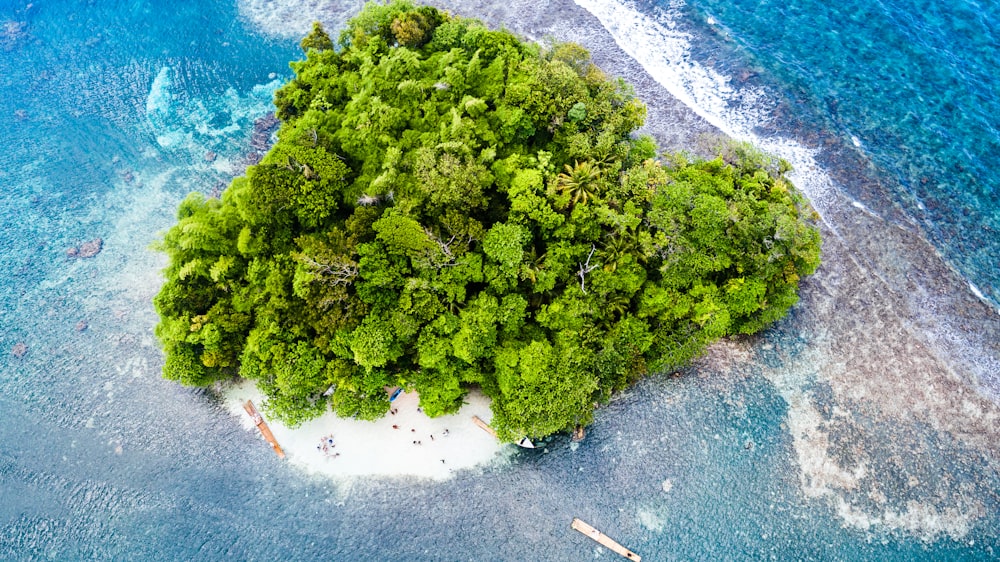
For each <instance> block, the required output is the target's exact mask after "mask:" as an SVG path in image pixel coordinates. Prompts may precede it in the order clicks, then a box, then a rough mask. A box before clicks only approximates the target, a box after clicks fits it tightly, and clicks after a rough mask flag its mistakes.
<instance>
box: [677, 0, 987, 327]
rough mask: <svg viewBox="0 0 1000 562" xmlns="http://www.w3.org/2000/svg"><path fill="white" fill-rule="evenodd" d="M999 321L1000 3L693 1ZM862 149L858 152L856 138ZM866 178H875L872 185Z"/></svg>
mask: <svg viewBox="0 0 1000 562" xmlns="http://www.w3.org/2000/svg"><path fill="white" fill-rule="evenodd" d="M688 10H689V12H690V13H692V14H696V15H697V19H699V20H704V19H705V18H708V17H712V18H714V19H715V20H716V21H717V22H718V23H717V24H716V26H715V27H716V28H717V29H718V30H720V33H721V34H724V35H726V36H728V38H729V39H730V40H731V41H732V42H733V43H735V45H737V46H738V47H739V49H740V50H741V52H742V54H744V55H746V56H747V58H748V59H749V61H750V64H751V65H752V66H753V67H756V68H757V69H759V70H760V71H761V72H763V73H764V74H765V75H766V76H767V78H769V79H770V80H771V84H772V85H775V87H776V89H777V90H778V91H780V94H781V96H782V97H783V98H784V99H785V100H786V101H787V102H788V103H790V104H791V105H793V106H795V107H796V111H797V112H801V113H803V114H805V115H807V116H808V117H807V119H808V122H809V123H810V125H811V126H813V127H817V126H818V127H821V128H823V129H825V130H828V131H830V132H831V133H832V134H834V135H835V136H837V137H840V138H841V139H842V140H843V141H844V142H846V143H848V144H854V141H855V140H856V141H858V142H859V144H860V148H861V150H862V151H863V153H864V154H865V155H866V156H867V157H869V158H870V159H871V161H872V162H874V163H875V164H876V165H877V166H878V170H877V171H876V172H875V173H877V174H879V175H881V176H882V177H883V178H885V179H886V180H887V183H888V184H889V186H890V187H889V189H890V191H891V193H892V195H891V198H892V199H893V202H894V203H896V204H898V205H899V206H901V207H902V208H903V210H904V211H905V212H906V213H907V214H908V215H909V216H910V217H912V218H913V219H914V220H915V221H916V222H917V223H918V224H919V225H920V227H921V228H923V230H924V232H925V233H926V236H927V238H928V239H929V240H930V241H931V243H932V244H933V245H934V246H936V247H937V248H938V249H939V250H940V251H941V252H942V254H944V255H945V257H946V258H947V260H948V261H949V262H950V263H951V264H952V265H953V266H954V267H956V268H957V269H958V270H959V271H960V272H961V274H962V275H963V276H965V277H966V278H967V279H968V280H969V281H970V282H971V283H973V284H974V285H975V286H976V287H977V288H978V289H979V290H980V291H981V292H982V293H983V294H984V296H986V297H987V298H988V299H989V300H990V302H992V305H993V306H994V307H995V308H998V309H1000V177H998V176H997V174H996V170H997V169H998V168H1000V74H998V73H997V69H998V68H1000V34H998V30H1000V3H997V2H989V1H987V2H978V1H970V0H954V1H949V2H935V1H929V0H879V1H877V2H872V1H868V0H840V1H837V2H827V1H823V0H791V1H770V0H765V1H759V0H735V1H733V0H691V1H690V2H688ZM852 137H853V138H852ZM858 172H861V173H867V171H861V170H859V171H858Z"/></svg>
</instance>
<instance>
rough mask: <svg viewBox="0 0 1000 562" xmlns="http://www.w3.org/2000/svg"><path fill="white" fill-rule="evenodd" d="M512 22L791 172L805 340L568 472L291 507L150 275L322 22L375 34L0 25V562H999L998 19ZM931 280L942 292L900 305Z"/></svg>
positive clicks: (763, 0) (774, 338)
mask: <svg viewBox="0 0 1000 562" xmlns="http://www.w3.org/2000/svg"><path fill="white" fill-rule="evenodd" d="M439 4H441V5H449V6H450V5H451V4H454V11H456V12H458V13H462V14H467V15H472V16H477V15H479V16H482V15H483V14H486V13H487V11H486V10H481V11H477V9H476V4H475V3H474V2H454V3H450V2H439ZM527 4H528V5H527V7H525V8H524V11H523V14H521V15H518V14H516V13H515V14H514V15H513V16H510V17H511V18H513V19H512V20H511V24H510V27H511V28H514V29H515V30H516V29H517V27H518V25H517V24H518V21H520V20H519V19H518V18H521V20H523V21H524V22H527V21H528V19H529V18H533V19H532V22H535V23H532V24H531V26H528V24H527V23H525V26H528V27H532V26H533V27H534V28H535V29H534V30H535V31H538V32H539V34H541V35H543V36H544V35H548V34H549V33H551V34H553V35H555V36H564V37H566V38H577V39H579V40H581V41H583V42H584V44H585V45H588V46H589V45H590V44H589V43H588V40H587V38H593V39H594V41H598V42H599V41H605V42H606V43H607V44H608V45H610V46H611V47H609V48H611V49H617V51H610V52H611V53H612V54H611V55H608V56H609V57H612V58H613V57H614V56H619V55H616V54H615V53H620V56H619V58H621V57H625V56H626V55H627V57H631V58H632V59H634V61H635V65H637V68H638V69H639V70H638V71H637V72H640V71H641V72H642V73H643V75H642V76H641V77H640V76H639V75H638V73H637V74H636V75H635V76H633V77H630V76H625V78H626V79H630V78H635V79H637V80H639V79H643V80H645V79H648V78H649V77H652V82H651V83H654V85H655V86H656V87H657V88H662V89H663V90H664V91H665V92H669V95H671V96H673V97H674V98H676V99H677V100H679V101H680V102H681V104H683V105H684V106H686V109H685V111H687V112H689V113H691V114H692V115H693V116H697V118H698V119H702V120H704V122H705V123H707V124H708V125H709V126H711V127H714V128H716V129H718V130H719V131H721V132H723V133H725V134H729V135H732V136H737V137H740V138H751V139H753V140H754V141H755V142H757V143H758V144H760V145H761V146H764V147H765V148H767V149H769V150H774V151H776V152H779V153H780V154H782V155H783V156H785V157H786V158H788V159H789V160H790V161H792V163H793V164H794V165H795V166H796V169H797V173H798V174H799V175H798V176H797V180H796V181H800V183H802V184H803V189H804V190H805V191H806V192H807V194H809V195H810V197H813V198H814V200H815V201H816V202H817V208H818V209H819V210H820V212H821V214H823V215H824V228H825V229H827V230H826V231H825V234H828V235H829V236H828V239H829V240H831V242H829V244H830V246H829V258H827V264H828V265H827V264H825V265H824V268H822V269H821V271H820V272H819V273H818V274H817V281H815V282H812V283H809V282H807V283H806V284H804V286H803V301H802V303H800V305H798V306H797V307H796V308H795V309H794V310H793V312H792V314H791V315H790V317H789V318H788V319H786V320H784V321H782V322H780V323H779V324H778V325H776V326H775V327H774V328H773V329H771V330H769V331H768V332H766V333H764V334H763V335H761V336H758V337H755V338H751V339H745V340H738V341H734V342H727V343H723V344H720V345H719V346H717V347H716V348H715V349H713V350H712V352H711V353H710V355H709V356H708V357H707V358H706V359H705V360H704V361H702V362H699V363H698V364H696V365H694V366H693V367H692V368H690V369H688V370H686V371H684V372H682V373H679V374H676V375H674V374H661V375H657V376H652V377H650V378H648V379H646V380H645V381H642V382H641V383H639V384H638V385H636V387H634V388H633V389H631V390H629V391H627V392H625V393H623V394H622V395H621V396H619V397H618V398H617V399H616V400H614V401H612V403H611V404H609V405H608V406H607V407H605V408H602V409H601V410H600V411H599V413H598V416H597V419H596V421H595V423H594V425H593V427H592V428H591V430H590V432H589V435H588V437H587V439H586V440H585V441H584V442H583V443H582V444H580V445H579V446H576V445H572V446H571V444H570V443H569V441H568V438H566V437H555V438H553V439H552V440H551V441H550V442H548V443H546V444H545V445H546V446H544V447H542V448H540V449H539V450H538V451H534V452H527V451H526V452H519V453H517V454H515V455H513V456H511V457H509V458H508V457H505V459H504V461H503V462H502V463H496V464H494V465H489V466H484V467H483V468H482V469H481V470H470V471H465V472H461V473H459V474H458V475H456V477H455V478H454V479H452V480H450V481H447V482H443V483H442V482H430V481H421V480H417V479H408V478H398V479H359V480H351V481H332V480H328V479H324V478H321V477H317V476H309V475H306V474H304V473H302V472H300V471H298V470H297V469H295V468H294V467H291V466H289V465H287V464H284V463H282V462H281V461H279V460H278V459H277V458H275V457H274V455H273V454H272V453H271V452H270V451H269V450H268V449H267V447H264V446H262V444H261V442H260V441H259V440H258V438H257V437H256V436H255V435H253V434H252V433H248V432H246V431H244V430H243V429H242V428H241V427H240V425H239V423H237V422H236V420H234V419H233V418H231V417H230V416H229V414H228V413H226V412H225V411H224V409H223V408H222V407H221V406H220V404H219V400H218V398H217V397H215V396H213V395H212V394H211V393H210V392H204V391H197V390H191V389H185V388H181V387H178V386H176V385H174V384H172V383H168V382H166V381H163V380H161V379H160V375H159V372H160V368H161V367H162V361H163V358H162V354H161V352H160V350H159V348H158V346H157V344H156V342H155V338H154V337H153V327H154V326H155V323H156V315H155V312H154V311H153V309H152V304H151V299H152V297H153V295H155V294H156V292H157V290H158V288H159V283H160V282H161V279H160V273H159V272H160V270H161V269H162V268H163V267H164V266H165V260H164V257H163V256H161V255H159V254H158V253H156V252H155V251H153V250H151V249H150V246H151V244H153V243H155V241H156V240H157V238H158V236H159V235H160V233H162V232H163V231H164V230H165V229H167V228H168V227H169V226H170V225H171V224H172V222H173V221H174V213H175V209H176V206H177V203H178V202H179V201H180V200H181V199H183V197H184V196H185V195H186V194H187V193H188V192H190V191H193V190H197V191H201V192H204V193H206V194H211V193H218V192H219V191H220V190H221V189H224V187H225V186H226V185H227V184H228V182H229V181H230V179H231V178H232V177H233V176H234V174H239V173H241V171H242V170H243V169H244V168H245V166H246V164H247V163H248V162H252V161H253V159H254V158H256V157H257V156H258V155H259V150H260V144H261V143H260V139H261V136H262V135H265V134H266V131H264V129H263V126H262V125H261V121H259V120H260V119H261V118H262V117H264V116H265V115H266V114H267V113H268V112H269V110H270V99H271V95H272V93H273V91H274V89H275V88H276V87H277V86H278V85H279V84H280V83H281V81H283V80H286V79H288V78H289V76H290V71H289V69H288V65H287V62H288V61H289V60H291V59H293V58H297V57H300V56H301V52H300V51H299V50H298V45H297V43H298V37H297V35H299V34H300V33H302V32H304V30H305V29H307V26H308V23H309V21H310V20H311V19H313V15H312V14H313V13H314V12H315V13H316V16H315V17H317V18H319V19H323V21H325V22H327V23H328V24H329V25H330V26H331V27H334V26H335V25H336V24H337V22H338V21H343V18H345V17H347V16H349V15H350V14H351V13H353V12H354V11H356V10H357V9H358V8H359V6H360V3H359V2H356V1H347V2H335V1H332V2H319V1H318V0H303V1H300V2H296V1H294V0H284V1H281V2H278V1H266V0H247V1H245V2H240V3H235V2H234V1H233V0H225V1H222V0H202V1H200V2H193V1H174V2H169V3H166V2H152V1H139V0H121V1H107V2H105V1H100V2H98V1H84V0H77V1H73V0H61V1H53V2H44V3H42V2H37V3H34V4H32V3H27V2H12V1H11V0H0V139H3V141H4V142H3V149H2V150H0V193H2V198H0V229H2V231H0V232H2V236H0V420H3V421H2V423H0V560H48V559H51V560H95V559H96V560H220V559H234V560H273V559H290V560H347V559H351V560H355V559H358V560H369V559H370V560H567V561H572V560H588V559H600V560H612V559H615V555H614V554H613V553H611V552H608V551H606V550H604V549H600V548H598V547H597V545H596V543H592V542H590V541H589V540H588V539H586V538H585V537H582V536H580V535H579V534H577V533H576V532H575V531H572V530H571V529H570V521H571V520H572V518H573V517H580V518H582V519H584V520H586V521H588V522H590V523H592V524H594V525H595V526H596V527H598V528H600V529H602V530H603V531H605V532H606V533H608V534H609V535H611V536H613V537H615V538H616V539H618V540H619V541H620V542H622V543H624V544H625V545H627V546H628V547H630V548H631V549H632V550H634V551H636V552H638V553H639V554H641V555H642V556H643V559H644V560H765V559H772V560H993V559H996V558H997V557H1000V532H998V529H1000V496H998V490H1000V476H998V472H997V467H998V465H1000V458H998V457H997V451H998V450H997V447H998V442H997V428H998V427H1000V426H998V424H1000V418H998V417H997V415H996V413H997V411H998V406H997V400H998V397H1000V381H998V379H997V377H998V376H1000V375H998V371H1000V368H998V367H997V366H998V365H1000V356H998V354H997V347H996V341H993V342H992V344H991V345H992V347H990V346H989V345H987V346H981V345H977V346H972V345H968V344H967V342H969V341H975V339H974V338H975V337H976V335H977V334H979V335H982V334H991V333H993V332H995V331H996V330H997V323H998V322H1000V316H998V315H997V314H996V310H997V309H998V308H1000V194H998V185H1000V176H998V175H997V174H995V173H994V170H996V169H998V168H1000V75H998V74H997V72H996V70H997V69H998V68H1000V35H998V34H997V30H998V29H1000V4H998V3H991V2H972V1H969V0H954V1H952V2H947V3H945V2H926V1H910V2H906V1H903V0H881V1H878V2H860V1H856V0H843V1H840V2H835V3H831V2H821V1H819V0H789V1H783V2H774V1H770V0H758V1H754V2H751V1H741V0H738V1H732V0H689V1H688V2H679V1H669V2H663V1H659V0H658V1H656V2H650V1H642V2H637V3H623V2H619V1H617V0H579V1H577V2H575V3H570V2H568V1H564V2H560V1H553V2H551V3H546V2H541V1H539V2H531V3H527ZM539 21H545V22H549V23H547V24H545V25H547V26H548V27H545V25H541V24H538V23H537V22H539ZM494 23H495V22H494ZM491 24H492V23H491ZM540 25H541V27H539V26H540ZM529 31H530V30H529ZM529 35H530V33H529ZM641 91H646V90H641ZM665 95H666V94H665ZM652 101H655V100H652ZM651 121H652V123H651V127H652V132H653V133H654V134H655V133H657V132H660V133H664V131H666V129H669V126H670V125H669V123H666V124H664V123H665V122H664V123H661V122H660V121H657V116H656V115H655V114H653V115H651ZM255 123H256V124H257V125H256V126H255ZM657 127H659V129H657ZM664 134H666V133H664ZM799 178H800V179H799ZM817 178H819V179H817ZM807 186H812V187H807ZM836 201H843V202H846V203H837V202H836ZM849 212H858V213H862V214H861V215H859V216H861V217H862V218H859V219H857V220H856V221H854V222H851V221H845V220H840V219H838V218H837V217H839V216H840V214H841V213H843V214H846V213H849ZM862 221H868V222H865V223H864V224H869V223H870V224H871V225H873V226H871V228H872V229H873V230H871V231H867V230H859V229H858V228H852V227H851V225H859V224H862ZM865 228H868V227H865ZM878 229H882V230H878ZM859 232H860V233H862V234H858V233H859ZM867 232H871V233H875V234H872V235H871V238H873V239H874V240H869V241H867V242H866V241H865V240H864V236H866V234H864V233H867ZM886 233H900V234H899V236H900V237H901V238H899V240H906V241H911V240H915V241H916V242H914V243H910V242H906V243H903V242H899V241H898V240H897V239H896V238H895V236H896V235H895V234H886ZM97 239H100V240H101V250H100V252H99V253H98V254H97V255H96V256H95V257H91V258H82V257H79V256H72V255H70V254H72V253H74V252H76V253H79V252H80V249H81V247H82V245H84V244H85V243H88V242H93V241H95V240H97ZM865 244H869V245H870V247H871V248H875V249H878V248H879V247H881V248H885V247H891V248H893V249H894V250H893V253H892V255H891V259H890V258H887V257H885V256H884V255H882V254H879V256H881V257H877V256H876V257H871V255H875V254H876V253H877V252H874V251H873V252H871V255H868V253H867V250H865V249H863V248H868V247H869V246H866V245H865ZM859 248H861V249H859ZM921 248H924V249H921ZM71 250H72V251H71ZM928 255H929V256H931V257H930V258H928V257H927V256H928ZM928 259H930V260H931V261H927V260H928ZM927 271H930V272H938V271H943V272H945V274H941V275H939V274H938V273H934V274H933V275H932V277H947V278H948V279H952V278H953V282H951V281H950V282H948V283H947V284H944V285H940V287H947V289H948V290H947V291H946V292H938V293H935V291H934V288H935V287H939V286H938V285H935V284H934V283H935V280H934V279H923V280H920V279H918V280H917V281H915V285H914V286H913V288H907V287H904V288H903V289H901V290H900V291H899V292H900V294H903V296H896V288H894V287H893V285H894V284H895V282H894V281H893V280H894V279H899V278H909V277H908V276H909V275H910V274H913V275H918V274H919V273H920V272H927ZM906 272H909V273H906ZM886 280H889V281H886ZM855 281H857V284H855ZM866 287H874V289H866ZM927 287H931V289H927ZM855 288H856V289H857V294H858V295H860V296H859V297H858V299H857V300H856V301H852V300H847V301H844V300H838V299H841V297H842V296H843V295H851V294H855V293H854V292H853V291H854V290H855ZM913 295H920V298H921V299H923V300H920V301H916V300H913V299H915V298H916V297H914V296H913ZM908 299H909V300H908ZM956 301H957V302H959V303H960V304H959V305H953V304H950V303H953V302H956ZM845 302H846V303H847V304H848V305H849V306H843V304H844V303H845ZM945 302H947V303H949V304H948V306H944V305H943V304H941V303H945ZM914 303H916V304H914ZM955 310H959V311H961V313H955V312H952V311H955ZM940 311H944V312H940ZM873 322H878V323H877V324H873ZM963 326H964V327H965V333H963V332H962V328H963ZM968 326H973V328H968ZM976 327H978V328H976ZM969 338H972V339H969ZM870 341H875V342H876V344H877V346H878V347H879V349H874V348H872V349H869V348H867V347H866V345H867V344H868V343H869V342H870ZM913 342H916V343H913ZM876 344H871V345H872V346H875V345H876ZM963 346H965V347H963ZM973 347H975V348H976V349H972V348H973ZM970 357H971V358H972V359H970ZM855 365H858V368H854V366H855ZM902 365H907V367H906V368H904V367H903V366H902ZM862 366H863V367H862ZM865 369H872V370H873V372H877V373H879V374H880V376H879V377H877V378H878V380H876V381H874V382H873V381H872V380H871V379H872V377H867V378H865V377H861V376H857V377H856V378H853V379H852V378H850V375H851V373H862V374H864V373H867V372H868V371H866V370H865ZM883 381H884V386H878V385H877V384H876V383H878V384H881V383H882V382H883ZM927 381H930V382H927ZM925 383H926V384H925ZM956 397H960V398H956ZM373 446H377V444H373Z"/></svg>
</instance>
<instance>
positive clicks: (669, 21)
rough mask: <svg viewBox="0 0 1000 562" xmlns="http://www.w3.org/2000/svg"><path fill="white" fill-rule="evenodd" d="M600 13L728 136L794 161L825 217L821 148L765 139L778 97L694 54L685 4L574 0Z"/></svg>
mask: <svg viewBox="0 0 1000 562" xmlns="http://www.w3.org/2000/svg"><path fill="white" fill-rule="evenodd" d="M574 2H576V4H577V5H579V6H580V7H581V8H583V9H585V10H587V11H588V12H590V13H591V14H592V15H593V16H594V17H596V18H597V19H598V20H599V21H600V22H601V25H602V26H604V28H605V29H607V31H608V32H609V33H610V34H611V36H612V37H613V38H614V40H615V43H616V44H617V45H618V46H619V47H620V48H621V49H622V50H623V51H625V52H626V53H627V54H628V55H629V56H631V57H632V58H633V59H635V60H636V61H637V62H638V63H639V64H640V65H642V67H643V68H644V69H645V70H646V72H647V73H648V74H649V75H650V76H652V77H653V79H655V80H656V81H657V82H658V83H659V84H660V85H661V86H663V88H664V89H666V90H667V91H668V92H670V94H671V95H672V96H674V97H675V98H677V99H678V100H680V101H681V102H682V103H684V104H685V105H686V106H688V107H689V108H690V109H691V110H692V111H694V112H695V113H696V114H697V115H699V116H700V117H701V118H703V119H705V120H706V121H707V122H709V123H711V124H712V125H714V126H715V127H716V128H718V129H719V130H720V131H722V132H723V133H725V134H726V135H728V136H730V137H732V138H735V139H738V140H745V141H749V142H751V143H753V144H754V145H755V146H757V147H759V148H761V149H762V150H765V151H767V152H769V153H772V154H775V155H777V156H780V157H781V158H784V159H785V160H787V161H788V162H789V163H791V164H792V166H793V168H794V172H792V173H791V174H789V176H790V179H791V180H792V181H793V182H795V185H796V186H798V188H799V189H800V190H802V191H803V192H804V193H805V194H806V195H807V196H808V197H809V199H810V201H811V202H812V203H813V205H814V206H815V207H816V210H817V211H818V212H819V213H820V215H821V216H822V215H823V214H824V213H823V209H824V208H825V205H824V203H825V202H827V201H829V198H830V197H829V196H830V195H831V193H832V192H833V189H834V188H833V185H834V184H833V180H832V179H831V178H830V176H829V174H827V173H826V172H825V171H824V170H823V169H822V168H821V167H820V165H819V164H818V163H817V161H816V153H817V151H816V150H812V149H809V148H807V147H805V146H803V145H802V144H800V143H798V142H795V141H793V140H790V139H782V138H770V137H761V136H759V135H757V134H756V133H755V132H754V130H755V129H756V128H757V127H760V126H762V125H765V124H767V123H768V122H769V121H770V119H771V117H770V114H771V112H772V110H773V109H774V108H775V101H774V99H773V98H772V97H771V96H769V95H768V94H767V92H766V91H764V90H763V89H761V88H759V87H753V86H745V87H737V86H734V85H733V80H732V78H731V77H729V76H725V75H723V74H720V73H719V72H717V71H715V70H713V69H711V68H706V67H705V66H704V65H702V64H700V63H699V62H697V61H695V60H694V59H693V58H692V55H691V39H692V37H691V35H690V34H688V33H685V32H683V31H681V30H680V28H679V26H678V24H677V22H678V21H679V20H680V18H681V11H680V10H681V8H682V7H683V6H684V2H683V1H681V0H672V1H671V2H670V3H669V4H668V5H667V7H666V8H665V9H660V10H657V11H656V12H655V14H653V15H649V14H644V13H642V12H640V11H639V10H637V9H636V8H635V6H634V5H633V4H632V3H631V2H629V1H627V0H624V1H619V0H574Z"/></svg>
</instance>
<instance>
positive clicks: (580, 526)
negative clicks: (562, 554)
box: [572, 517, 641, 562]
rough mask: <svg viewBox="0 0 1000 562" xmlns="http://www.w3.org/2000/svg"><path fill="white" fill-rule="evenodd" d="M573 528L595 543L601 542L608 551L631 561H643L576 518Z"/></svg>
mask: <svg viewBox="0 0 1000 562" xmlns="http://www.w3.org/2000/svg"><path fill="white" fill-rule="evenodd" d="M572 526H573V528H574V529H576V530H577V531H580V532H581V533H583V534H584V535H587V536H588V537H590V538H592V539H594V540H595V541H597V542H599V543H600V544H601V545H602V546H604V547H606V548H607V549H608V550H610V551H612V552H616V553H618V554H621V555H622V556H624V557H625V558H628V559H629V560H635V562H639V561H640V560H641V558H640V557H639V555H638V554H636V553H634V552H632V551H631V550H629V549H627V548H625V547H624V546H622V545H620V544H618V543H617V542H615V541H614V539H612V538H611V537H609V536H607V535H605V534H604V533H602V532H600V531H598V530H597V529H595V528H593V527H591V526H590V525H589V524H587V523H585V522H583V521H581V520H580V519H578V518H576V517H574V518H573V525H572Z"/></svg>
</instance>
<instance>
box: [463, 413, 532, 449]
mask: <svg viewBox="0 0 1000 562" xmlns="http://www.w3.org/2000/svg"><path fill="white" fill-rule="evenodd" d="M472 423H474V424H476V425H478V426H479V427H480V429H482V430H483V431H485V432H486V433H489V434H490V435H492V436H493V438H494V439H496V438H497V432H496V431H494V429H493V428H492V427H490V426H489V424H488V423H486V422H484V421H483V420H481V419H480V418H479V416H472ZM517 445H518V446H519V447H524V448H525V449H534V448H535V444H534V443H532V442H531V439H528V438H527V437H522V438H521V440H520V441H518V442H517Z"/></svg>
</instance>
